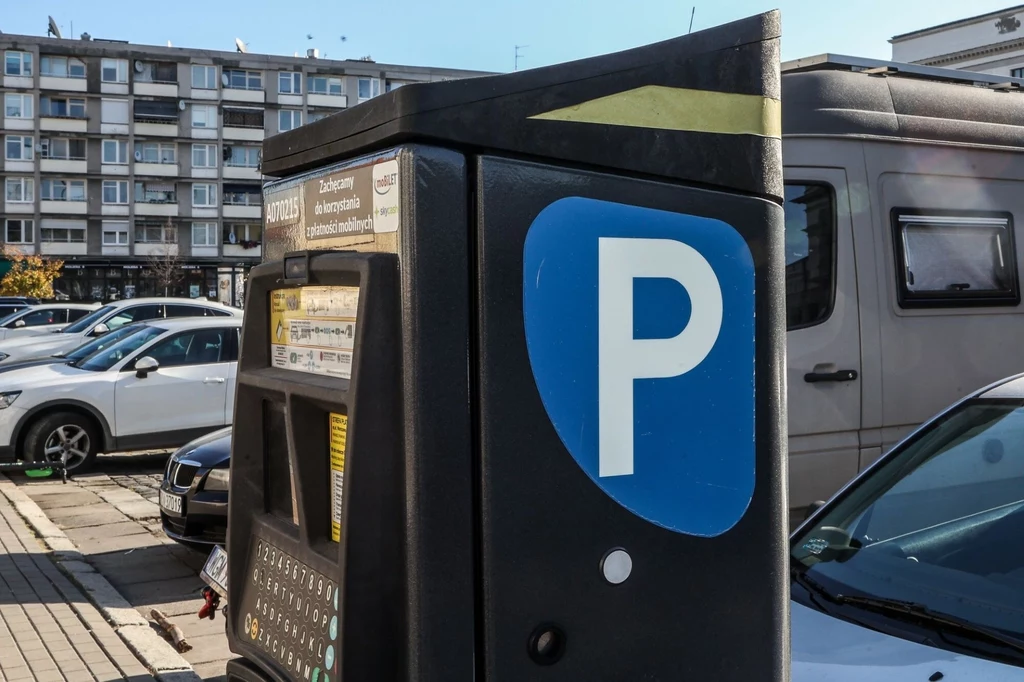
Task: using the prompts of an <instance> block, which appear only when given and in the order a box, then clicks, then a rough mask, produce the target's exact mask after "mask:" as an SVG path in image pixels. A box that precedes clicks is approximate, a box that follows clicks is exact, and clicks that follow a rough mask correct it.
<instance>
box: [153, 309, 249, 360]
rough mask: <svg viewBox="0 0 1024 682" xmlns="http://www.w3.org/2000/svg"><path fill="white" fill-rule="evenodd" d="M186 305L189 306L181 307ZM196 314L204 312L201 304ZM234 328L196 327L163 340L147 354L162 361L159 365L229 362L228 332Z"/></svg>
mask: <svg viewBox="0 0 1024 682" xmlns="http://www.w3.org/2000/svg"><path fill="white" fill-rule="evenodd" d="M182 307H186V306H182ZM187 307H193V308H195V312H194V313H193V315H195V316H199V315H202V314H203V313H202V309H201V308H200V307H199V306H187ZM233 333H236V332H235V331H234V330H232V329H196V330H194V331H188V332H182V333H181V334H176V335H175V336H172V337H171V338H169V339H167V340H166V341H160V342H159V343H156V344H154V345H153V346H152V347H151V348H149V349H148V350H146V351H145V354H146V355H147V356H149V357H151V358H153V359H154V360H156V361H157V362H159V363H160V367H161V368H163V367H182V366H186V365H210V364H214V363H218V362H227V361H228V360H227V359H226V355H227V351H228V348H229V346H230V342H229V337H228V335H229V334H233Z"/></svg>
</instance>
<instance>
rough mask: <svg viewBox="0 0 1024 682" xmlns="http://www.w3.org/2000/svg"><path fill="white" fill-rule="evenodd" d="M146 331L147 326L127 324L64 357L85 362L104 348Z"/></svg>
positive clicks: (84, 344)
mask: <svg viewBox="0 0 1024 682" xmlns="http://www.w3.org/2000/svg"><path fill="white" fill-rule="evenodd" d="M144 329H146V326H145V325H142V324H126V325H125V326H123V327H121V328H120V329H115V330H114V331H112V332H110V333H108V334H104V335H103V336H98V337H96V338H95V339H93V340H91V341H89V342H88V343H83V344H82V345H81V346H78V347H77V348H75V349H74V350H72V351H70V352H68V353H66V354H65V355H64V357H65V358H67V359H68V360H72V361H77V360H84V359H85V358H87V357H89V356H90V355H92V354H93V353H97V352H99V351H101V350H103V349H104V348H109V347H110V346H112V345H114V344H115V343H117V342H118V341H120V340H121V339H123V338H125V337H126V336H128V335H130V334H138V333H139V332H141V331H142V330H144Z"/></svg>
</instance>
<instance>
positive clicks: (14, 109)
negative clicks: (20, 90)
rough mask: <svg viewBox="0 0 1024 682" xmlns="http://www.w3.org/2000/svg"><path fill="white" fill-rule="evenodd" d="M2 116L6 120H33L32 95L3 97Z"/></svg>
mask: <svg viewBox="0 0 1024 682" xmlns="http://www.w3.org/2000/svg"><path fill="white" fill-rule="evenodd" d="M4 116H6V117H7V118H33V117H34V114H33V113H32V95H19V94H15V93H10V92H9V93H7V94H6V95H4Z"/></svg>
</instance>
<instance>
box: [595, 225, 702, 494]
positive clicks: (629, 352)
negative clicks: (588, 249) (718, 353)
mask: <svg viewBox="0 0 1024 682" xmlns="http://www.w3.org/2000/svg"><path fill="white" fill-rule="evenodd" d="M636 278H663V279H672V280H675V281H677V282H679V283H680V284H681V285H682V286H683V288H685V289H686V292H687V294H688V295H689V297H690V307H691V313H690V320H689V322H687V324H686V326H685V327H684V328H683V330H682V331H681V332H679V333H678V334H677V335H676V336H674V337H672V338H670V339H634V338H633V280H634V279H636ZM597 279H598V289H597V295H598V335H599V338H598V401H599V407H598V415H599V417H600V420H601V421H600V425H599V440H598V458H599V465H598V468H599V472H598V475H599V476H601V477H602V478H603V477H605V476H628V475H630V474H632V473H633V380H634V379H662V378H669V377H677V376H680V375H682V374H685V373H687V372H689V371H690V370H692V369H693V368H694V367H696V366H697V365H699V364H700V363H701V362H703V361H704V358H706V357H707V356H708V353H710V352H711V349H712V348H713V347H714V345H715V341H717V340H718V333H719V331H720V330H721V327H722V288H721V286H720V285H719V283H718V277H717V276H716V275H715V271H714V270H713V269H712V268H711V264H710V263H708V262H707V260H706V259H705V258H704V256H702V255H700V253H699V252H698V251H697V250H696V249H694V248H693V247H691V246H688V245H686V244H684V243H682V242H680V241H676V240H674V239H631V238H619V237H601V238H599V239H598V273H597ZM666 312H668V311H666Z"/></svg>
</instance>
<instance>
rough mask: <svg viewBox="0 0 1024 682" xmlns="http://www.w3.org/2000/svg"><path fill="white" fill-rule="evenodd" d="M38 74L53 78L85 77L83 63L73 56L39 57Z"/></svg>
mask: <svg viewBox="0 0 1024 682" xmlns="http://www.w3.org/2000/svg"><path fill="white" fill-rule="evenodd" d="M39 75H41V76H51V77H53V78H85V63H84V62H83V61H82V60H81V59H75V58H74V57H40V58H39Z"/></svg>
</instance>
